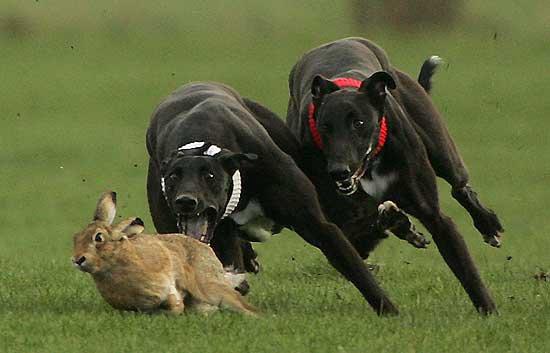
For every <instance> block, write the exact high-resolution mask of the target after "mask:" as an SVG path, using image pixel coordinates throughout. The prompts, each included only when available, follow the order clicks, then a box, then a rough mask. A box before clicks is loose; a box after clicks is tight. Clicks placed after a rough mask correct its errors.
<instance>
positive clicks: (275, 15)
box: [0, 0, 550, 353]
mask: <svg viewBox="0 0 550 353" xmlns="http://www.w3.org/2000/svg"><path fill="white" fill-rule="evenodd" d="M144 4H145V3H144ZM230 4H231V5H230ZM544 4H545V2H544V1H530V2H527V3H525V4H524V5H522V6H521V7H518V6H517V5H513V2H511V1H506V2H499V3H498V5H497V4H494V5H493V4H490V3H488V2H482V1H468V2H467V7H466V9H467V11H466V13H465V15H464V16H463V18H462V20H461V23H459V24H457V25H456V26H454V27H452V28H448V29H445V30H441V29H440V30H431V31H430V32H428V31H422V30H420V31H418V32H408V33H399V32H395V31H394V30H392V29H389V28H384V27H377V28H372V29H363V30H360V29H356V28H354V27H353V26H352V24H351V23H349V21H347V19H348V18H349V14H348V12H347V10H346V8H345V6H344V5H345V2H334V1H328V0H321V1H319V0H317V1H305V2H299V4H297V3H296V2H294V1H290V0H282V1H272V2H258V1H251V0H248V1H246V0H239V1H233V2H231V3H229V2H221V1H218V2H214V1H204V2H181V1H175V0H172V1H169V2H163V5H154V3H153V2H151V3H148V4H147V5H137V4H135V3H134V2H131V1H128V0H124V1H117V2H110V1H106V0H101V1H94V2H79V3H78V6H77V5H76V3H74V2H69V1H60V0H59V1H46V0H40V1H36V2H35V1H32V2H31V1H27V2H21V1H16V0H8V1H5V2H3V3H2V4H0V21H1V22H0V48H1V49H0V50H1V53H0V68H1V69H0V72H1V75H0V77H2V79H1V81H0V115H1V122H2V125H1V127H2V129H1V132H0V141H1V143H0V146H1V147H2V148H1V149H0V162H1V165H2V172H1V173H0V185H2V187H1V191H0V202H1V204H2V206H3V209H2V211H1V212H0V225H1V233H0V351H2V352H4V351H7V352H31V351H38V352H64V351H66V352H75V351H89V352H138V351H144V352H145V351H153V350H156V351H160V352H182V351H185V352H220V351H223V352H365V351H376V352H447V351H448V352H454V351H468V352H499V353H502V352H544V351H549V350H550V336H549V334H548V325H547V320H548V317H549V315H550V305H549V303H550V282H541V281H536V280H535V279H533V275H534V274H535V273H536V272H537V271H540V270H545V271H548V270H550V260H549V256H548V252H549V250H550V246H549V245H548V240H547V239H548V233H549V232H550V219H549V218H548V211H547V207H545V206H546V205H545V202H546V201H547V200H548V199H550V189H549V188H548V185H549V184H550V158H549V157H548V154H547V153H548V142H547V141H548V139H547V135H548V133H547V129H548V128H550V122H549V120H548V113H549V112H550V100H548V98H547V97H548V94H547V92H548V89H550V84H549V82H548V78H549V74H550V72H549V70H548V61H549V60H550V46H548V42H549V39H550V37H549V35H548V33H549V32H548V25H547V23H548V18H550V12H549V10H548V7H547V6H544ZM13 18H16V19H20V20H17V21H15V23H20V24H21V25H20V26H19V27H17V26H16V28H15V29H13V28H14V27H13V23H14V22H13ZM10 21H11V22H10ZM6 23H8V24H9V23H12V24H11V25H7V24H6ZM14 31H15V32H16V33H15V34H14V33H13V32H14ZM495 33H497V36H496V39H494V35H495ZM350 35H364V36H367V37H369V38H371V39H374V40H375V41H377V42H378V43H379V44H381V45H382V46H383V47H384V48H385V49H386V51H387V52H388V53H389V54H390V56H391V58H392V60H393V62H394V64H395V65H397V66H398V67H400V68H403V69H404V70H405V71H407V72H409V73H411V74H412V75H416V74H417V72H418V69H419V67H420V63H421V62H422V60H423V59H424V58H425V57H427V56H428V55H431V54H439V55H440V56H442V57H444V58H445V59H446V60H447V62H448V66H445V67H444V68H443V69H442V70H441V72H439V73H438V74H437V76H436V88H435V92H434V99H435V101H436V103H437V105H438V107H439V108H440V110H441V111H442V112H443V114H444V116H445V118H446V120H447V122H448V125H449V129H450V130H451V132H452V134H453V136H454V138H455V141H456V142H457V144H458V146H459V148H460V150H461V152H462V154H463V157H464V159H465V160H466V161H467V164H468V166H469V169H470V173H471V176H472V183H473V184H474V185H475V187H476V189H477V190H478V192H479V194H480V195H481V198H482V200H484V202H485V203H486V204H488V205H490V206H491V207H493V208H494V209H496V210H497V211H498V213H499V214H500V216H501V218H502V220H503V222H504V225H505V227H506V233H505V243H504V247H503V248H502V249H500V250H496V249H492V248H489V247H488V246H485V245H484V244H483V243H482V241H481V236H480V235H479V234H477V233H476V231H475V230H474V228H473V227H472V226H471V225H470V220H469V217H468V216H467V214H466V213H465V211H464V210H463V209H461V208H460V207H459V206H458V205H457V204H456V203H455V202H454V201H452V200H451V198H450V197H449V188H448V187H447V186H446V185H444V184H441V188H440V189H441V195H442V197H441V198H442V204H443V207H444V209H445V210H446V212H447V213H448V214H449V215H451V216H452V217H453V218H454V219H455V220H456V222H457V223H458V225H459V228H460V230H461V231H462V233H463V235H464V236H465V238H466V240H467V242H468V245H469V247H470V249H471V252H472V254H473V256H474V257H475V260H476V262H477V264H478V267H479V269H480V271H481V273H482V276H483V278H484V279H485V281H486V283H487V285H488V286H489V287H490V288H491V290H492V292H493V295H494V297H495V300H496V302H497V304H498V306H499V310H500V316H494V317H489V318H481V317H479V316H478V315H477V314H476V313H475V312H474V310H473V308H472V307H471V304H470V302H469V300H468V299H467V296H466V295H465V293H464V292H463V290H462V289H461V288H460V286H459V285H458V282H457V281H456V280H455V279H454V278H453V276H452V275H451V273H450V271H449V270H448V269H447V268H446V266H445V265H444V264H443V262H442V260H441V258H440V256H439V254H438V252H437V250H436V249H435V247H434V246H431V247H430V249H428V250H426V251H419V250H415V249H412V248H411V247H410V246H408V245H407V244H404V243H403V242H400V241H397V240H395V239H389V240H387V241H386V242H384V244H383V245H382V246H380V248H379V249H377V251H376V252H375V253H374V255H373V257H372V259H371V261H372V262H375V263H377V264H379V265H380V267H381V269H380V272H379V273H378V275H377V277H378V279H379V281H380V282H381V283H382V285H383V287H384V288H385V289H386V290H387V291H388V293H389V294H390V296H391V298H392V299H393V300H394V301H395V302H396V303H398V305H399V307H400V309H401V315H400V316H398V317H394V318H378V317H377V316H376V315H375V314H374V313H373V312H372V311H371V310H370V308H369V307H368V305H367V304H366V303H365V302H364V301H363V300H362V299H361V297H360V295H359V293H358V292H357V291H356V290H355V289H354V288H353V287H352V286H351V285H350V284H349V283H347V282H346V281H344V280H343V279H342V278H341V277H340V276H338V275H337V274H336V272H335V271H334V270H333V269H331V268H330V267H329V266H328V265H327V263H326V261H325V260H324V258H323V257H322V256H321V255H320V254H319V252H318V251H317V250H315V249H313V248H311V247H309V246H306V245H305V244H304V242H303V241H301V239H299V238H298V237H297V236H296V235H295V234H293V233H291V232H285V233H284V234H283V235H282V236H280V237H277V238H274V239H273V240H272V241H270V242H268V243H266V244H261V245H258V246H257V247H256V248H257V249H258V252H259V254H260V261H261V263H262V265H263V270H262V272H261V273H260V274H259V275H257V276H253V277H251V279H250V281H251V285H252V292H251V294H250V301H251V302H252V303H254V304H255V305H257V306H258V307H259V308H260V309H261V311H262V317H261V318H259V319H250V318H244V317H241V316H238V315H236V314H232V313H220V314H216V315H213V316H211V317H209V318H203V317H201V316H197V315H186V316H182V317H179V318H170V317H163V316H154V317H150V316H145V315H135V314H124V313H119V312H116V311H114V310H112V309H111V308H110V307H109V306H108V305H107V304H106V303H104V302H103V301H102V299H101V298H100V297H99V295H98V293H97V292H96V290H95V288H94V285H93V282H92V281H91V279H90V278H88V276H86V275H85V274H83V273H80V272H77V271H75V270H74V269H73V268H72V267H71V265H70V262H69V256H70V255H71V237H72V234H73V233H74V232H75V231H77V230H78V229H79V228H80V227H82V226H83V225H84V224H85V223H86V222H87V221H88V220H89V219H90V218H91V214H92V211H93V207H94V205H95V201H96V199H97V197H98V196H99V193H100V192H101V191H103V190H105V189H108V188H112V189H114V190H116V191H118V192H119V213H120V215H121V216H130V215H139V216H142V217H144V219H145V221H146V223H147V225H148V227H149V228H150V229H152V222H151V220H150V217H149V214H148V208H147V203H146V196H145V177H146V163H147V155H146V151H145V146H144V134H145V130H146V128H147V125H148V120H149V116H150V114H151V112H152V110H153V108H154V106H155V105H156V104H157V103H158V102H159V101H160V100H161V99H162V98H163V97H164V96H166V95H167V94H168V93H169V92H170V91H172V90H173V89H175V88H176V87H178V86H179V85H181V84H183V83H186V82H189V81H192V80H216V81H223V82H226V83H228V84H230V85H232V86H233V87H235V88H236V89H238V90H239V91H240V92H241V93H242V94H243V95H245V96H251V97H254V98H256V99H258V100H260V101H262V102H264V103H265V104H267V105H268V106H270V107H272V108H273V109H274V110H275V111H277V112H278V113H280V114H281V115H282V116H284V112H285V109H286V99H287V88H286V87H287V86H286V85H287V82H286V79H287V76H288V72H289V70H290V68H291V66H292V64H293V63H294V62H295V61H296V60H297V58H299V56H300V55H301V54H302V53H303V52H304V51H306V50H308V49H310V48H312V47H314V46H316V45H319V44H321V43H323V42H326V41H329V40H333V39H337V38H341V37H344V36H350ZM507 256H511V257H512V258H511V260H507V259H506V258H507Z"/></svg>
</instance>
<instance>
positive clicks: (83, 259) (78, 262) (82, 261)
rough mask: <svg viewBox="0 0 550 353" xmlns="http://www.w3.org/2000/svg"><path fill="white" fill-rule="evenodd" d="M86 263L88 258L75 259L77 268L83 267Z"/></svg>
mask: <svg viewBox="0 0 550 353" xmlns="http://www.w3.org/2000/svg"><path fill="white" fill-rule="evenodd" d="M84 262H86V256H80V257H79V258H77V259H74V264H75V265H77V266H82V264H83V263H84Z"/></svg>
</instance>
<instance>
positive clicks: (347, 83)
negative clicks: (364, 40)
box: [307, 77, 388, 157]
mask: <svg viewBox="0 0 550 353" xmlns="http://www.w3.org/2000/svg"><path fill="white" fill-rule="evenodd" d="M332 82H334V83H335V84H336V85H337V86H338V87H340V88H348V87H352V88H359V87H361V83H362V82H361V81H359V80H356V79H353V78H347V77H339V78H335V79H334V80H332ZM315 108H316V107H315V104H313V102H311V103H309V106H308V107H307V115H308V124H309V131H310V132H311V137H312V138H313V143H314V144H315V146H316V147H317V148H318V149H320V150H322V149H323V140H322V139H321V134H319V130H317V122H316V121H315ZM379 124H380V132H379V133H378V143H377V144H376V148H375V149H374V152H373V155H372V156H373V157H374V156H376V155H377V154H378V153H380V151H382V148H384V145H385V144H386V139H387V137H388V126H387V124H386V117H385V116H383V117H381V118H380V121H379Z"/></svg>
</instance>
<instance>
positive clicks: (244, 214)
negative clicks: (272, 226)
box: [228, 199, 264, 226]
mask: <svg viewBox="0 0 550 353" xmlns="http://www.w3.org/2000/svg"><path fill="white" fill-rule="evenodd" d="M262 216H264V210H263V208H262V205H260V202H259V201H258V200H256V199H252V200H250V202H249V203H248V205H246V207H245V208H244V210H242V211H239V212H234V213H232V214H230V215H229V216H228V217H229V218H231V219H233V220H234V221H235V223H237V224H238V225H240V226H242V225H244V224H247V223H248V222H250V221H251V220H253V219H254V218H257V217H262Z"/></svg>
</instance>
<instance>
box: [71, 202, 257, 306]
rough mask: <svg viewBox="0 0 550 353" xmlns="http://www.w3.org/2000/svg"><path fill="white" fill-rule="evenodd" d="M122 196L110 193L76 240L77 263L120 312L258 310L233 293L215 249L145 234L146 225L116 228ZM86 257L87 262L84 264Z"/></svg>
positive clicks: (129, 222)
mask: <svg viewBox="0 0 550 353" xmlns="http://www.w3.org/2000/svg"><path fill="white" fill-rule="evenodd" d="M115 202H116V195H115V193H113V192H106V193H104V194H103V195H102V196H101V198H100V200H99V202H98V205H97V209H96V212H95V216H94V221H93V222H92V223H90V224H89V225H88V226H87V227H86V228H85V229H84V230H82V231H81V232H79V233H77V234H75V236H74V252H73V255H74V256H73V263H74V264H75V266H77V267H78V268H79V269H81V270H82V271H85V272H89V273H90V274H91V275H92V278H93V279H94V281H95V283H96V286H97V289H98V290H99V292H100V294H101V296H102V297H103V298H104V299H105V300H106V301H107V302H108V303H109V304H110V305H111V306H112V307H113V308H115V309H119V310H132V311H143V312H158V311H166V312H168V313H171V314H180V313H182V312H183V311H184V308H195V309H197V310H200V311H206V310H207V309H210V310H211V309H213V308H214V309H215V308H217V307H227V308H229V309H232V310H235V311H238V312H242V313H244V314H254V313H255V311H256V309H255V308H254V307H253V306H252V305H250V304H248V303H247V302H246V301H245V300H244V298H243V297H242V296H241V295H240V294H239V293H238V292H237V291H235V290H234V289H233V286H232V284H231V283H230V281H229V280H228V279H227V278H226V277H225V275H226V273H225V271H224V269H223V267H222V265H221V263H220V262H219V260H218V259H217V257H216V255H215V254H214V252H213V251H212V249H211V248H210V247H209V246H208V245H206V244H202V243H201V242H199V241H197V240H195V239H192V238H190V237H187V236H183V235H182V234H163V235H146V234H141V232H142V231H143V226H142V225H141V222H138V224H136V222H135V218H131V219H127V220H124V221H122V222H120V223H119V224H117V225H114V226H111V222H112V219H113V218H114V214H115V212H116V208H115ZM82 259H85V260H82Z"/></svg>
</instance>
